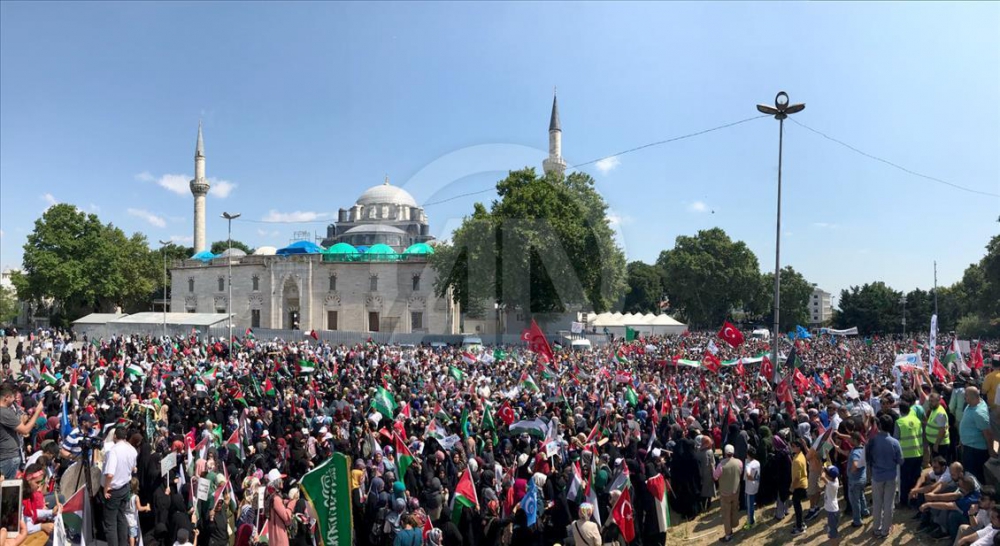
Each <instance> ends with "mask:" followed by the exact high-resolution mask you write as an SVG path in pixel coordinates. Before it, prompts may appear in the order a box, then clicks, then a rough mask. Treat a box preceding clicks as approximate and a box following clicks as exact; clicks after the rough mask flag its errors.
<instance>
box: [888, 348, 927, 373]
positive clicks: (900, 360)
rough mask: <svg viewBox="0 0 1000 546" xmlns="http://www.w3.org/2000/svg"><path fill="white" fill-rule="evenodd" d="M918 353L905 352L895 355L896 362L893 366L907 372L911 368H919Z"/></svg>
mask: <svg viewBox="0 0 1000 546" xmlns="http://www.w3.org/2000/svg"><path fill="white" fill-rule="evenodd" d="M920 365H921V363H920V354H919V353H906V354H901V355H896V362H894V363H893V366H894V367H896V368H899V369H900V371H903V372H908V371H910V370H911V369H913V368H919V367H920Z"/></svg>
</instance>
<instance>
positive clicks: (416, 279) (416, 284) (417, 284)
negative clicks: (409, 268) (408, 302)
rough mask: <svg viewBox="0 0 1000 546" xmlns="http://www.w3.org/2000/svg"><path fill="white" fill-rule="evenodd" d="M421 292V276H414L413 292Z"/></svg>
mask: <svg viewBox="0 0 1000 546" xmlns="http://www.w3.org/2000/svg"><path fill="white" fill-rule="evenodd" d="M418 290H420V275H414V276H413V291H414V292H416V291H418Z"/></svg>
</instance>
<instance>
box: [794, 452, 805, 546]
mask: <svg viewBox="0 0 1000 546" xmlns="http://www.w3.org/2000/svg"><path fill="white" fill-rule="evenodd" d="M807 449H809V447H808V446H807V445H806V441H805V440H803V439H802V438H799V439H797V440H796V441H794V442H792V507H793V508H794V509H795V527H794V528H793V529H792V535H800V534H802V533H804V532H805V531H806V523H805V521H804V518H803V513H802V501H803V500H805V499H806V491H807V489H808V487H809V478H808V474H807V472H808V471H807V470H806V450H807Z"/></svg>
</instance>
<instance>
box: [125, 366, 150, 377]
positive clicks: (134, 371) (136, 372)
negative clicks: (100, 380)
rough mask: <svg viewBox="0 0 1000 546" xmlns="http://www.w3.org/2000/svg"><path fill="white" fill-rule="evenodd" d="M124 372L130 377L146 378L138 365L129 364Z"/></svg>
mask: <svg viewBox="0 0 1000 546" xmlns="http://www.w3.org/2000/svg"><path fill="white" fill-rule="evenodd" d="M125 372H126V373H128V374H129V375H131V376H132V377H146V372H145V370H143V369H142V367H141V366H139V365H138V364H129V366H128V367H127V368H125Z"/></svg>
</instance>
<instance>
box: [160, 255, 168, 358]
mask: <svg viewBox="0 0 1000 546" xmlns="http://www.w3.org/2000/svg"><path fill="white" fill-rule="evenodd" d="M169 244H170V241H160V245H161V246H160V253H161V254H163V337H164V338H166V337H167V245H169Z"/></svg>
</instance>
